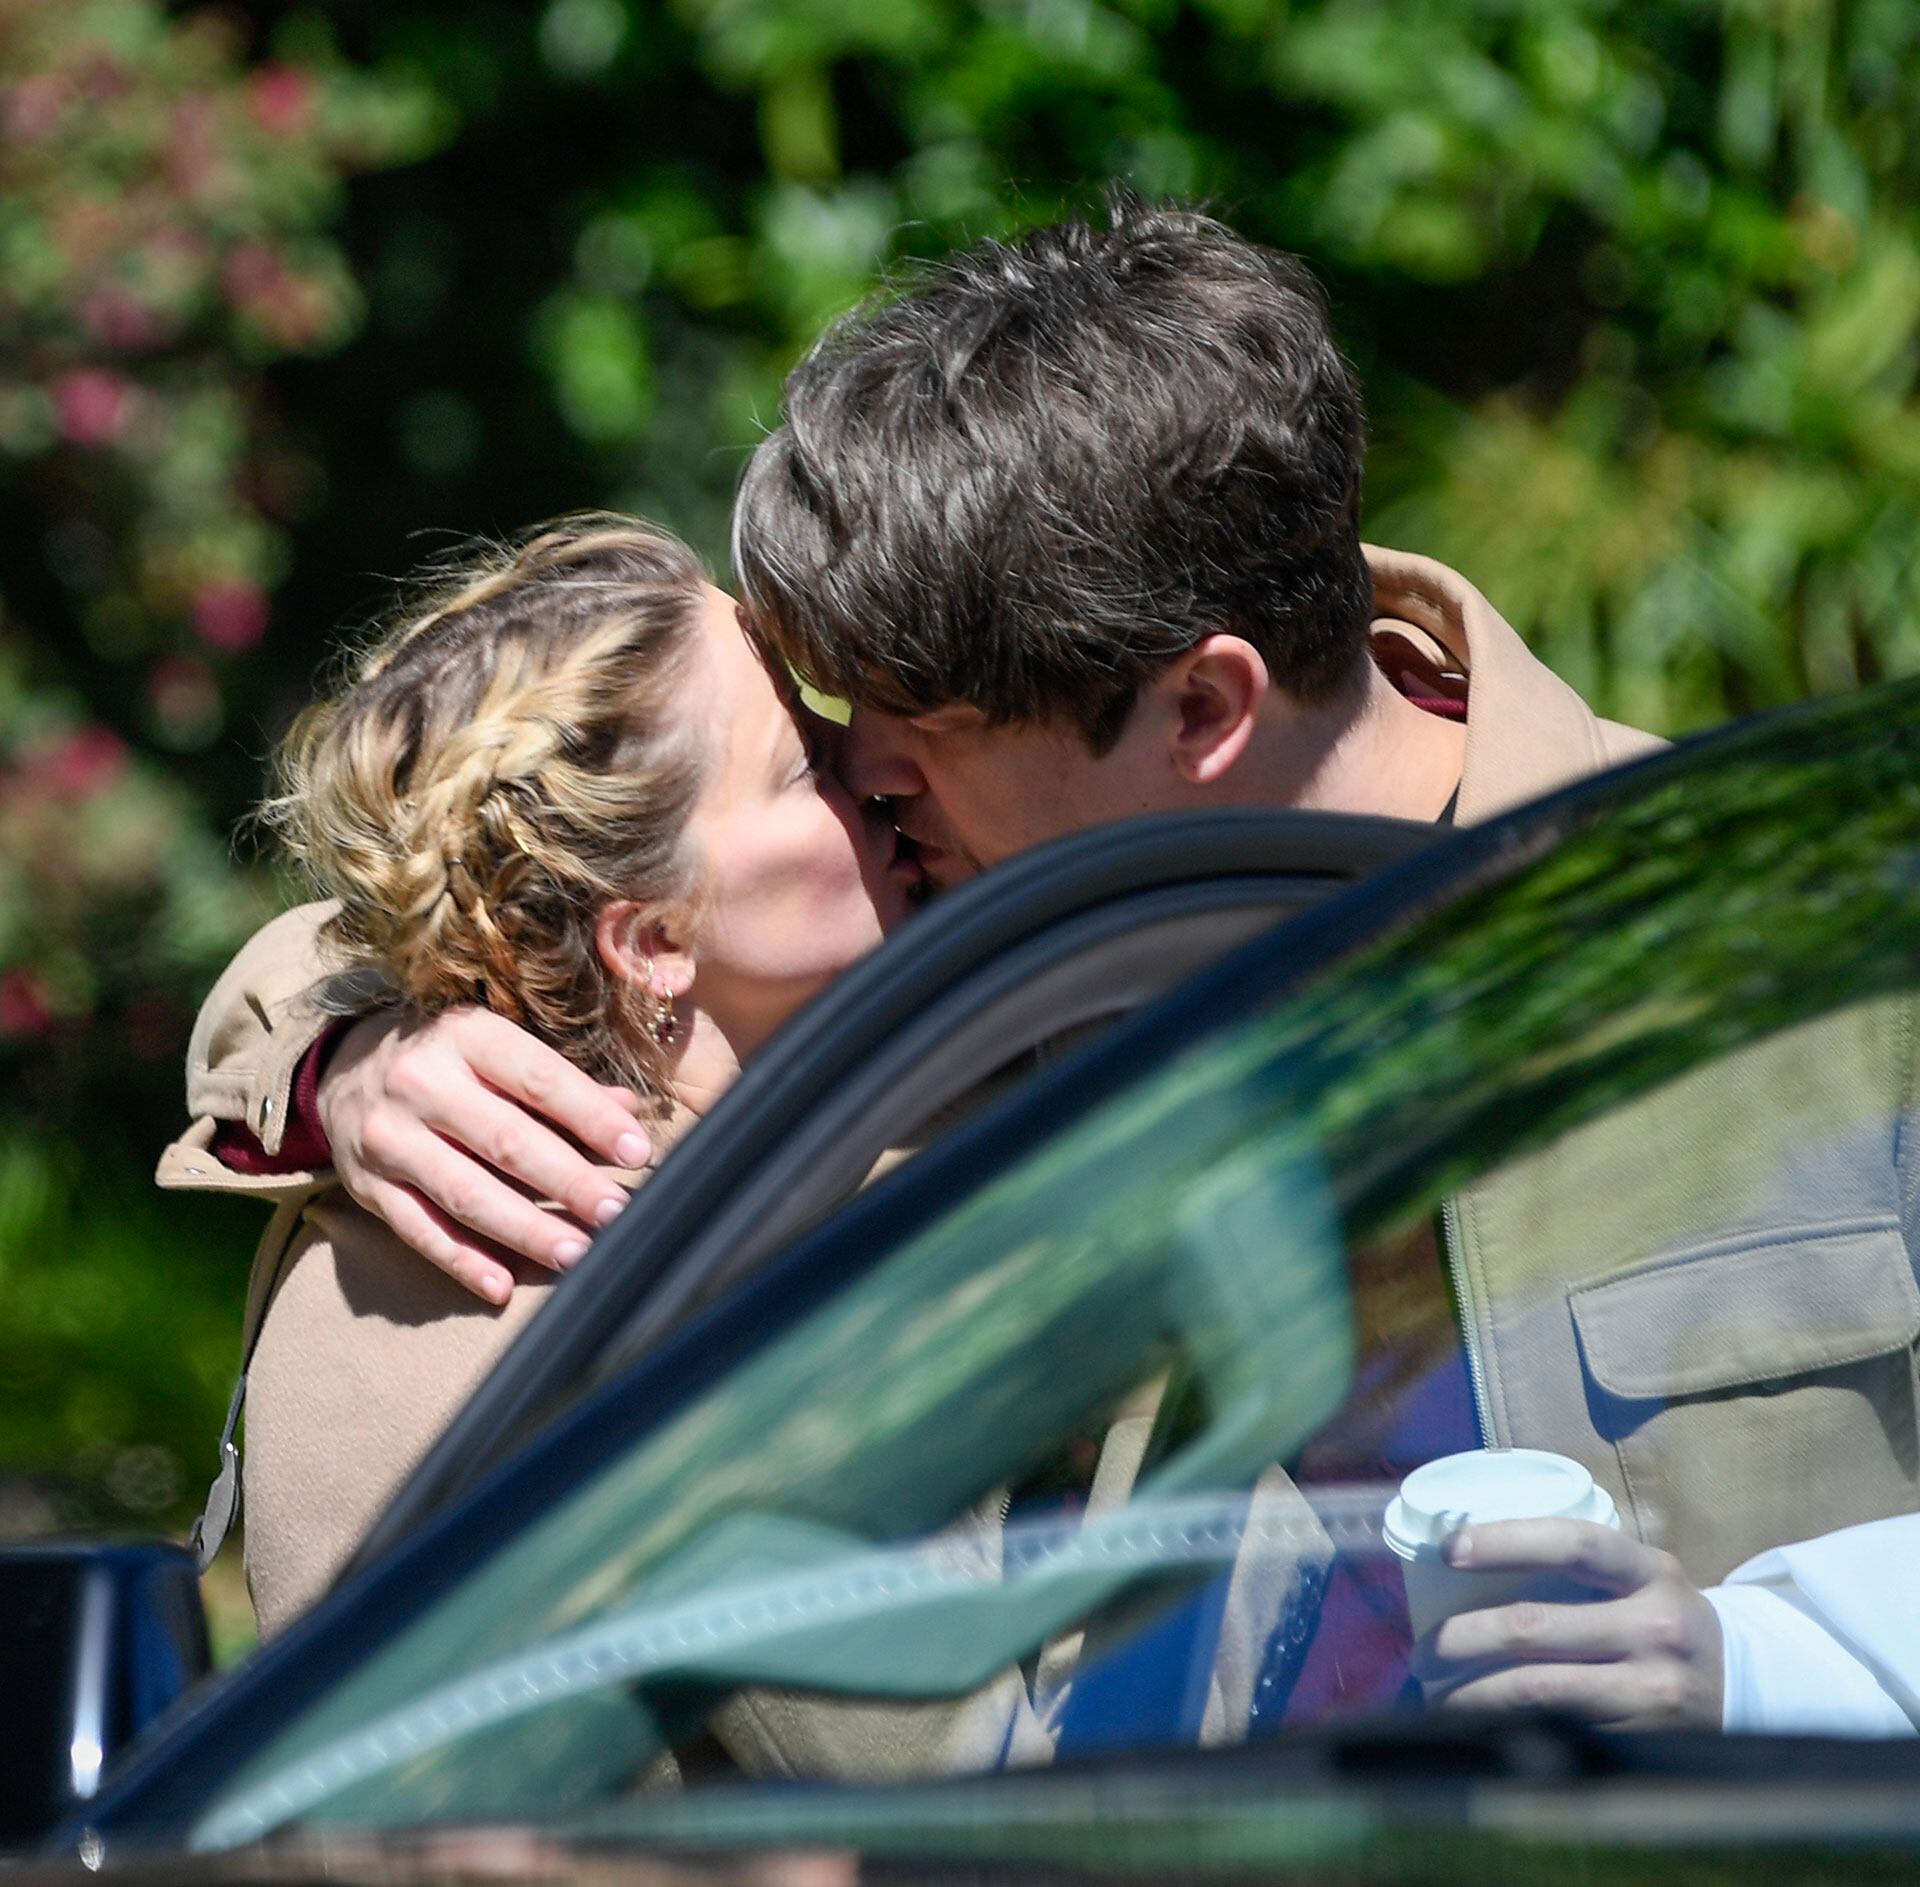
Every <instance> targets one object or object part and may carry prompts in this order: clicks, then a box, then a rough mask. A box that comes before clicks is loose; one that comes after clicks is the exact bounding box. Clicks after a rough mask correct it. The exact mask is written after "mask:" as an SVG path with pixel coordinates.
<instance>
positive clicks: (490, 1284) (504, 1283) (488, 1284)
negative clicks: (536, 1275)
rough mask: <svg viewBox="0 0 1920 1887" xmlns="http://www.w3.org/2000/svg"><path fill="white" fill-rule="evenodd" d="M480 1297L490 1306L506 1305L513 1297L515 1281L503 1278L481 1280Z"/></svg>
mask: <svg viewBox="0 0 1920 1887" xmlns="http://www.w3.org/2000/svg"><path fill="white" fill-rule="evenodd" d="M480 1295H481V1296H482V1297H484V1298H485V1299H486V1300H487V1302H488V1303H489V1304H504V1303H505V1302H506V1301H507V1299H508V1298H510V1297H511V1296H512V1295H513V1280H512V1279H511V1278H502V1277H486V1278H482V1279H481V1280H480Z"/></svg>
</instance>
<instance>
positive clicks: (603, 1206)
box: [593, 1199, 627, 1225]
mask: <svg viewBox="0 0 1920 1887" xmlns="http://www.w3.org/2000/svg"><path fill="white" fill-rule="evenodd" d="M626 1209H627V1202H626V1201H625V1200H624V1199H602V1200H601V1201H600V1203H599V1204H598V1205H597V1206H595V1207H594V1209H593V1222H594V1224H595V1225H611V1224H612V1223H613V1222H614V1220H615V1219H617V1218H618V1217H619V1216H620V1215H621V1213H623V1212H624V1211H626Z"/></svg>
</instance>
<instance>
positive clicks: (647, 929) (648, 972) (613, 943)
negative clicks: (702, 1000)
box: [593, 899, 694, 1002]
mask: <svg viewBox="0 0 1920 1887" xmlns="http://www.w3.org/2000/svg"><path fill="white" fill-rule="evenodd" d="M593 943H594V948H595V949H596V950H598V951H599V953H600V961H601V962H602V963H603V964H605V965H606V968H607V973H608V975H610V976H616V977H618V978H619V979H620V980H621V981H622V982H623V983H630V984H632V985H633V987H634V988H635V989H637V990H639V991H640V992H641V993H642V994H643V995H649V996H652V997H654V998H655V999H656V1000H658V1001H660V1002H678V1001H679V1000H680V998H681V997H683V996H685V995H686V994H688V992H689V991H691V989H692V988H693V978H694V962H693V957H692V955H691V954H690V953H689V952H688V950H687V948H686V946H685V945H684V944H683V943H681V942H680V941H679V940H678V937H677V934H676V932H675V929H674V927H673V926H672V925H670V924H668V923H667V922H665V921H664V920H663V919H661V918H660V917H659V916H658V914H657V913H655V912H654V911H652V910H650V909H649V908H648V907H647V906H646V905H644V904H635V903H633V902H632V901H631V900H630V899H620V900H618V901H616V902H615V903H612V904H609V905H607V906H606V907H605V909H603V910H602V911H601V913H600V915H599V916H598V917H597V918H596V919H595V920H594V925H593Z"/></svg>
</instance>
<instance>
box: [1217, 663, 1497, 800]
mask: <svg viewBox="0 0 1920 1887" xmlns="http://www.w3.org/2000/svg"><path fill="white" fill-rule="evenodd" d="M1466 752H1467V730H1466V727H1465V725H1464V724H1463V723H1461V722H1459V721H1451V720H1447V719H1444V718H1443V717H1442V716H1440V715H1437V714H1429V713H1428V712H1427V711H1426V710H1425V709H1424V708H1418V707H1415V706H1414V704H1413V703H1412V702H1411V701H1409V700H1408V699H1407V698H1406V697H1405V696H1404V695H1403V694H1401V693H1400V691H1399V690H1398V689H1397V688H1395V687H1394V685H1393V684H1392V683H1391V682H1390V681H1388V680H1387V678H1386V677H1385V676H1384V675H1383V674H1381V673H1380V671H1379V670H1378V669H1377V668H1375V667H1374V666H1373V664H1372V663H1371V662H1369V663H1368V664H1367V668H1366V676H1365V680H1364V688H1363V691H1362V692H1360V694H1359V697H1358V699H1357V700H1356V699H1349V700H1345V701H1341V702H1338V703H1335V704H1333V705H1332V706H1329V707H1325V708H1303V707H1300V706H1298V705H1297V704H1295V703H1292V702H1287V701H1285V700H1276V701H1275V702H1274V703H1273V706H1272V718H1271V719H1270V720H1269V721H1268V722H1267V723H1266V724H1265V725H1264V726H1263V727H1262V729H1261V732H1260V733H1259V734H1258V735H1257V736H1256V737H1255V743H1254V744H1253V745H1251V746H1249V748H1248V750H1247V752H1246V754H1245V755H1244V756H1243V758H1242V761H1241V764H1240V765H1239V766H1237V767H1235V769H1234V773H1235V775H1236V776H1238V778H1237V779H1236V785H1237V786H1238V788H1239V791H1238V793H1237V794H1236V797H1238V798H1240V799H1242V800H1243V801H1246V802H1250V803H1255V804H1263V805H1269V806H1274V805H1279V806H1299V807H1303V808H1307V809H1310V810H1312V811H1316V812H1345V813H1370V814H1374V815H1376V816H1379V817H1383V818H1392V819H1416V820H1425V821H1431V820H1434V819H1438V818H1439V817H1440V816H1441V814H1442V813H1443V812H1445V810H1446V808H1447V805H1448V803H1449V802H1450V801H1451V800H1452V798H1453V795H1454V793H1455V792H1456V791H1457V790H1458V788H1459V785H1460V769H1461V766H1462V765H1463V763H1464V762H1465V759H1466Z"/></svg>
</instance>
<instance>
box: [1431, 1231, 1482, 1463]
mask: <svg viewBox="0 0 1920 1887" xmlns="http://www.w3.org/2000/svg"><path fill="white" fill-rule="evenodd" d="M1440 1262H1441V1264H1442V1265H1443V1266H1444V1267H1445V1269H1446V1273H1447V1289H1448V1291H1449V1292H1450V1293H1451V1295H1452V1297H1453V1315H1454V1320H1455V1322H1456V1323H1457V1324H1458V1325H1459V1327H1460V1343H1461V1347H1462V1348H1463V1349H1464V1350H1465V1351H1466V1355H1467V1387H1468V1388H1469V1389H1470V1390H1471V1391H1472V1392H1473V1425H1474V1427H1475V1428H1476V1429H1478V1430H1479V1433H1480V1446H1481V1447H1482V1448H1491V1447H1493V1446H1494V1445H1495V1444H1494V1439H1493V1418H1492V1415H1491V1414H1490V1413H1489V1410H1490V1406H1491V1403H1490V1398H1489V1397H1488V1395H1487V1365H1486V1359H1485V1358H1484V1357H1482V1356H1481V1354H1480V1338H1479V1335H1478V1333H1477V1332H1476V1330H1475V1328H1474V1322H1473V1307H1472V1305H1471V1304H1469V1303H1468V1301H1467V1283H1466V1277H1465V1275H1464V1273H1463V1272H1462V1271H1461V1268H1460V1203H1459V1201H1458V1200H1457V1199H1456V1198H1455V1197H1454V1196H1453V1194H1451V1193H1449V1194H1448V1195H1447V1197H1446V1198H1445V1199H1444V1200H1443V1201H1442V1202H1441V1206H1440Z"/></svg>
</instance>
